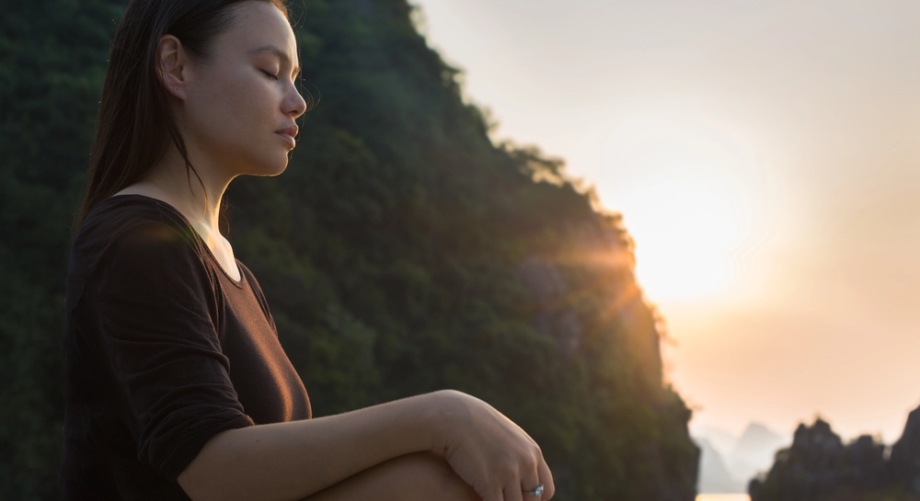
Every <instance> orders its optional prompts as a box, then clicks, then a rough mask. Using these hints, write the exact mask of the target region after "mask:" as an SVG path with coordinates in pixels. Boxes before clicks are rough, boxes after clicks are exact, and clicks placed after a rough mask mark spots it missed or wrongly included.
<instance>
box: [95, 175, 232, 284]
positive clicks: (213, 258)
mask: <svg viewBox="0 0 920 501" xmlns="http://www.w3.org/2000/svg"><path fill="white" fill-rule="evenodd" d="M122 197H134V198H140V199H144V200H149V201H152V202H154V203H155V204H156V205H160V206H163V207H165V208H166V209H167V210H169V211H170V212H172V213H173V214H175V215H176V216H178V217H179V219H181V220H182V222H183V223H184V224H185V226H187V227H188V229H189V230H191V231H192V234H193V235H195V239H196V240H197V241H198V243H199V244H201V246H202V247H204V250H205V253H207V255H208V258H209V259H210V260H211V264H213V265H214V266H215V267H216V268H217V269H218V270H220V273H221V274H223V276H224V277H225V278H226V279H227V280H229V281H230V283H232V284H233V285H235V286H236V287H238V288H240V289H242V288H243V286H244V285H245V283H246V273H244V272H243V266H242V263H240V260H239V259H237V258H236V256H234V257H233V262H234V264H235V265H236V269H237V271H239V273H240V279H239V280H237V279H235V278H233V277H232V276H230V273H228V272H227V270H225V269H224V267H223V266H222V265H221V264H220V261H218V260H217V257H216V256H215V255H214V253H213V252H211V248H210V247H208V244H207V243H206V242H205V241H204V238H202V237H201V235H199V234H198V231H197V230H196V229H195V227H194V226H192V223H191V222H189V220H188V219H187V218H186V217H185V215H184V214H182V213H181V212H179V209H177V208H175V207H173V206H172V204H170V203H169V202H166V201H163V200H160V199H159V198H153V197H149V196H147V195H141V194H139V193H123V194H121V195H112V196H110V197H109V200H113V199H115V198H122Z"/></svg>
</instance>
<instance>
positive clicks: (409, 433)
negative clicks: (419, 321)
mask: <svg viewBox="0 0 920 501" xmlns="http://www.w3.org/2000/svg"><path fill="white" fill-rule="evenodd" d="M422 451H432V452H435V453H438V454H442V455H444V457H445V459H447V461H448V462H449V463H450V465H451V467H452V468H453V469H454V471H455V472H457V474H458V475H460V477H461V478H463V479H464V480H465V481H466V482H467V483H469V484H470V485H471V486H473V488H474V489H475V490H476V491H477V492H478V493H479V495H480V496H482V498H483V499H486V500H502V499H505V500H511V499H521V490H523V489H529V488H533V487H535V486H536V485H538V484H541V483H542V484H544V485H545V486H546V491H545V493H544V495H543V497H542V499H549V498H550V497H552V494H553V490H554V489H553V481H552V475H551V474H550V472H549V469H548V468H547V466H546V463H545V462H544V461H543V457H542V454H541V453H540V450H539V447H537V445H536V443H534V442H533V440H532V439H530V437H529V436H527V434H526V433H524V432H523V430H521V429H520V428H518V427H517V426H516V425H515V424H514V423H512V422H511V421H510V420H508V419H507V418H506V417H504V416H503V415H501V414H500V413H499V412H498V411H496V410H495V409H493V408H492V407H490V406H488V405H487V404H485V403H483V402H482V401H480V400H478V399H475V398H473V397H470V396H468V395H464V394H462V393H459V392H454V391H441V392H435V393H430V394H426V395H420V396H416V397H411V398H406V399H403V400H397V401H394V402H389V403H385V404H381V405H377V406H374V407H368V408H365V409H360V410H357V411H352V412H348V413H345V414H340V415H336V416H329V417H323V418H318V419H314V420H307V421H295V422H291V423H277V424H269V425H260V426H254V427H249V428H242V429H237V430H230V431H226V432H223V433H221V434H219V435H217V436H215V437H214V438H213V439H212V440H211V441H210V442H208V443H207V444H206V445H205V447H204V448H203V449H202V451H201V452H200V453H199V454H198V456H197V457H196V458H195V459H194V460H193V461H192V462H191V464H189V466H188V467H187V468H186V469H185V471H183V472H182V474H181V475H180V476H179V479H178V480H179V484H180V485H181V486H182V488H183V489H184V490H185V491H186V493H187V494H188V495H189V497H191V498H192V499H194V500H196V501H199V500H205V501H207V500H211V499H220V500H235V499H261V500H266V501H270V500H276V499H277V500H285V499H302V498H304V497H307V496H310V495H312V494H315V493H317V492H319V491H320V490H322V489H324V488H326V487H329V486H330V485H333V484H335V483H338V482H340V481H342V480H345V479H347V478H348V477H351V476H353V475H356V474H357V473H360V472H361V471H364V470H366V469H368V468H371V467H373V466H375V465H378V464H381V463H383V462H385V461H387V460H390V459H393V458H396V457H399V456H403V455H406V454H410V453H414V452H422ZM524 486H526V487H524Z"/></svg>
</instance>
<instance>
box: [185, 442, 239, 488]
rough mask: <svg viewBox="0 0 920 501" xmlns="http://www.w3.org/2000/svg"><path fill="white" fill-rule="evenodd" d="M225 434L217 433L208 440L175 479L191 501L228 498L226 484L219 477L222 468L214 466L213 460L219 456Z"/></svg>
mask: <svg viewBox="0 0 920 501" xmlns="http://www.w3.org/2000/svg"><path fill="white" fill-rule="evenodd" d="M226 433H227V432H223V433H219V434H217V435H215V436H214V437H212V438H211V440H209V441H208V442H207V443H206V444H205V445H204V447H202V448H201V450H200V451H199V452H198V455H197V456H195V459H193V460H192V461H191V462H190V463H189V464H188V466H186V467H185V469H184V470H182V473H180V474H179V476H178V477H177V478H176V481H177V482H178V483H179V487H181V488H182V490H183V491H185V495H186V496H188V497H189V499H191V500H192V501H227V500H229V499H230V498H229V497H228V495H227V494H228V493H227V492H226V485H227V483H226V482H223V481H221V477H220V475H219V473H220V470H221V469H222V467H221V466H220V465H218V464H216V461H215V459H216V458H219V457H221V456H223V454H221V451H220V449H221V445H222V442H223V441H222V440H221V436H222V435H224V434H226Z"/></svg>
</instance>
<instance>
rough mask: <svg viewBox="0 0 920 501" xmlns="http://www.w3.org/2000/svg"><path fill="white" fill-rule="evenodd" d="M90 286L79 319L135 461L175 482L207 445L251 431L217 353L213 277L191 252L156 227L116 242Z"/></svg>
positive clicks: (178, 236)
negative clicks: (114, 394) (116, 401)
mask: <svg viewBox="0 0 920 501" xmlns="http://www.w3.org/2000/svg"><path fill="white" fill-rule="evenodd" d="M93 277H94V278H93V280H92V282H91V285H89V286H88V287H87V289H88V290H87V293H88V296H87V297H85V298H84V301H83V305H84V307H85V308H86V317H84V318H88V322H89V323H90V324H91V325H92V329H91V334H90V335H89V337H90V338H91V340H92V342H93V344H95V346H96V348H97V350H98V351H99V353H100V355H101V357H102V359H103V360H105V361H107V363H108V364H109V367H110V369H111V373H112V375H113V376H114V381H113V383H114V385H115V387H116V389H117V391H118V392H119V393H120V394H121V395H120V396H121V401H122V402H124V404H125V405H124V408H123V409H121V411H122V413H123V415H124V418H125V420H126V424H127V426H128V428H129V429H130V430H131V432H132V434H133V436H134V437H135V440H136V441H137V455H138V459H139V461H141V462H142V463H146V464H149V465H151V466H153V467H154V468H155V469H156V470H157V471H159V472H160V473H161V474H163V475H165V476H166V477H167V478H171V479H175V478H177V477H178V476H179V474H180V473H181V472H182V471H183V470H184V469H185V467H186V466H188V464H189V463H190V462H191V461H192V460H193V459H194V458H195V456H197V455H198V452H199V451H200V450H201V448H202V447H203V446H204V444H205V443H206V442H207V441H208V440H209V439H210V438H211V437H213V436H214V435H216V434H217V433H219V432H221V431H224V430H228V429H232V428H241V427H245V426H252V425H253V421H252V420H251V419H250V418H249V417H248V416H246V415H245V413H244V410H243V407H242V405H241V404H240V403H239V401H238V398H237V394H236V391H235V390H234V388H233V384H232V383H231V381H230V378H229V362H228V360H227V358H226V357H225V356H224V355H223V353H221V347H220V341H219V338H218V335H217V330H216V327H215V325H214V321H213V320H212V318H214V317H213V315H212V312H214V311H216V293H215V291H214V286H213V283H212V280H211V277H210V276H209V274H208V272H207V269H206V267H205V266H204V264H203V263H202V261H201V258H200V257H199V254H198V253H197V252H196V243H195V242H193V241H190V240H189V239H188V238H186V236H184V235H183V234H182V232H180V231H178V230H177V229H175V228H173V227H171V226H168V225H166V224H162V223H144V224H140V225H138V226H135V227H133V228H131V229H130V230H127V231H125V232H124V233H123V234H121V235H119V236H118V237H117V238H116V239H115V241H114V242H113V243H112V244H111V245H110V246H109V248H108V249H107V250H106V251H105V254H104V256H103V257H102V258H101V259H100V261H99V264H98V265H97V267H96V271H95V272H94V274H93ZM209 305H210V306H209Z"/></svg>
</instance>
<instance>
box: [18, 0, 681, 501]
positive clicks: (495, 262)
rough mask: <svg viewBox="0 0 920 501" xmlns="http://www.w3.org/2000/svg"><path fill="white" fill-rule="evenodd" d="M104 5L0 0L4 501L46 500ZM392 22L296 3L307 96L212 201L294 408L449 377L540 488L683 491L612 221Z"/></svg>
mask: <svg viewBox="0 0 920 501" xmlns="http://www.w3.org/2000/svg"><path fill="white" fill-rule="evenodd" d="M125 3H126V2H124V1H116V0H81V1H77V0H41V1H34V2H17V1H13V0H0V8H2V12H3V15H2V16H0V113H2V117H0V168H2V173H3V175H2V176H0V263H3V265H4V266H3V269H4V276H3V279H2V280H0V305H2V306H0V379H2V380H3V381H4V383H3V386H2V387H0V402H2V407H0V457H2V458H3V459H2V460H0V461H2V462H0V464H2V467H0V498H2V499H53V498H55V497H56V492H57V487H56V482H55V479H56V469H57V463H58V456H59V451H58V449H59V443H60V438H61V422H62V406H61V391H60V382H59V381H60V377H61V368H60V348H59V342H60V335H61V332H62V327H63V316H62V313H63V306H62V303H63V286H62V284H63V279H64V276H65V273H66V255H67V247H68V243H69V238H70V230H71V229H70V224H71V221H72V218H73V214H74V212H75V208H76V205H77V201H78V199H79V194H80V190H81V189H82V184H83V181H84V174H83V172H84V170H85V168H86V164H87V159H88V151H89V147H90V142H91V139H92V133H93V127H94V125H93V124H94V120H95V106H96V102H97V101H98V98H99V91H100V88H101V82H102V76H103V74H104V70H105V61H106V56H107V52H108V43H109V40H110V37H111V36H112V33H113V31H114V27H115V22H116V20H117V18H118V17H119V15H120V12H121V11H122V9H123V8H124V4H125ZM304 9H305V13H304V12H302V11H303V10H304ZM411 16H412V9H411V7H410V6H408V4H407V2H406V0H374V1H369V0H305V1H304V2H303V5H300V6H298V7H297V8H296V9H295V12H294V16H293V17H294V18H295V20H299V22H298V27H297V29H298V36H299V40H300V51H301V52H300V57H301V62H302V64H303V65H304V90H305V91H309V92H310V93H312V94H313V96H314V98H316V100H317V101H318V103H317V105H316V106H315V108H314V109H313V110H312V111H311V112H310V113H308V114H307V115H306V116H305V118H304V120H303V124H302V125H303V126H302V137H303V140H302V142H301V145H300V146H299V148H298V150H297V152H296V153H295V155H294V158H293V160H292V162H291V164H290V167H289V168H288V171H287V172H286V173H285V174H284V175H283V176H282V177H281V178H280V179H246V180H241V181H237V182H236V183H235V185H234V186H232V188H231V192H230V193H229V194H228V204H227V205H228V207H227V211H226V214H227V219H228V227H229V229H230V230H229V233H230V240H231V241H232V242H233V243H234V247H235V249H236V252H237V255H238V257H240V258H241V259H242V260H243V261H244V262H246V263H247V264H248V265H249V266H250V268H252V269H253V271H254V272H255V273H256V275H257V276H258V277H259V279H260V282H261V284H262V287H263V289H265V291H266V294H267V295H268V298H269V301H270V303H271V305H272V309H273V313H274V315H275V318H276V321H277V323H278V327H279V330H280V333H281V334H280V335H281V338H282V342H283V343H284V345H285V347H286V349H287V350H288V352H289V355H290V357H291V359H292V360H293V361H294V363H295V365H296V367H297V368H298V370H299V371H300V374H301V376H302V377H303V379H304V381H305V383H306V385H307V388H308V389H309V391H310V394H311V398H312V400H313V404H314V409H315V410H316V412H317V413H318V414H320V415H322V414H328V413H334V412H338V411H342V410H345V409H350V408H353V407H356V406H363V405H367V404H371V403H375V402H379V401H382V400H386V399H391V398H395V397H399V396H403V395H408V394H412V393H418V392H423V391H428V390H434V389H438V388H445V387H452V388H457V389H460V390H464V391H468V392H471V393H474V394H476V395H478V396H481V397H482V398H484V399H486V400H488V401H490V402H491V403H493V404H494V405H495V406H496V407H498V408H499V409H500V410H502V411H503V412H505V413H506V414H508V415H509V416H510V417H512V418H513V419H515V420H517V421H519V422H520V423H521V424H522V425H523V426H524V427H525V428H526V429H528V430H530V431H531V432H532V434H533V435H534V437H535V438H537V439H538V440H539V441H540V443H541V444H542V445H543V447H544V450H545V454H546V456H547V459H548V461H549V463H550V465H551V466H552V467H553V468H554V472H555V474H556V477H557V485H558V487H559V494H558V495H557V499H560V500H575V499H577V500H601V499H603V500H611V499H617V500H643V501H648V500H675V501H677V500H691V499H692V498H693V493H694V492H693V491H694V485H695V481H696V464H697V455H698V454H697V449H696V448H695V446H693V444H692V443H691V442H690V439H689V436H688V435H687V421H688V419H689V416H690V412H689V410H688V409H687V408H686V406H685V405H684V403H683V402H682V401H681V400H680V398H679V397H678V396H677V395H676V394H675V393H674V392H673V391H672V390H670V389H669V388H666V387H664V386H663V383H662V378H661V359H660V354H659V351H658V350H659V341H660V339H659V338H660V332H659V324H660V322H659V319H658V318H657V317H656V315H655V313H654V310H653V309H652V308H650V307H649V306H648V305H647V304H646V302H645V301H644V299H643V297H642V295H641V292H640V291H639V289H638V286H637V284H636V283H635V280H634V278H633V274H632V270H633V259H632V247H631V242H630V239H629V237H628V235H627V234H626V233H625V230H624V229H623V228H622V227H621V225H620V222H619V220H618V218H617V217H615V216H612V215H604V214H600V213H598V212H597V211H596V210H594V209H593V208H592V204H591V203H590V199H589V197H588V196H586V195H585V194H583V193H581V192H580V191H579V190H578V189H576V186H574V185H573V183H571V182H569V181H568V180H567V179H566V178H565V176H564V172H563V168H562V164H561V162H560V161H558V160H555V159H550V158H546V157H545V156H543V155H542V154H541V153H540V152H539V151H538V150H537V149H535V148H522V147H515V146H511V145H508V144H495V143H494V142H493V141H492V140H490V138H489V135H488V128H489V124H488V123H487V122H486V120H485V119H484V116H483V113H482V112H481V111H480V110H479V109H477V108H475V107H473V106H470V105H468V104H465V103H464V102H463V100H462V99H461V92H460V88H459V85H458V78H457V72H456V71H455V70H453V69H451V68H450V67H448V66H446V65H445V63H444V62H443V61H442V60H441V59H440V57H439V56H438V55H437V54H436V53H435V52H433V51H432V50H431V49H429V48H428V47H427V45H426V43H425V41H424V39H423V38H422V37H421V36H420V35H419V34H418V33H417V31H416V30H415V28H414V26H413V24H412V22H411ZM538 104H539V103H534V106H537V105H538Z"/></svg>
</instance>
